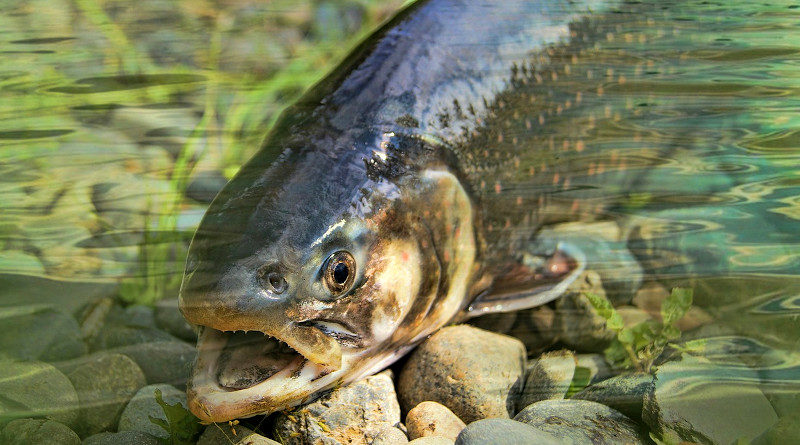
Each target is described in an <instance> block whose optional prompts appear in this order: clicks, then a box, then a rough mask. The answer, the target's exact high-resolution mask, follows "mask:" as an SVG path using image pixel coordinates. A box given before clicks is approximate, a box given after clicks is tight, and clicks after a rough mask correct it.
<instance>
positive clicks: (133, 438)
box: [82, 431, 161, 445]
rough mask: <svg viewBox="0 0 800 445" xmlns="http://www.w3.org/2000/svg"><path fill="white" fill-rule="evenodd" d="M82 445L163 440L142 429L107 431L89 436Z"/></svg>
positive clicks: (129, 444) (144, 443) (150, 443)
mask: <svg viewBox="0 0 800 445" xmlns="http://www.w3.org/2000/svg"><path fill="white" fill-rule="evenodd" d="M82 445H161V442H160V441H159V440H158V439H157V438H156V437H155V436H153V435H151V434H147V433H143V432H141V431H120V432H118V433H111V432H108V431H106V432H103V433H98V434H95V435H93V436H89V437H87V438H86V439H84V440H83V444H82Z"/></svg>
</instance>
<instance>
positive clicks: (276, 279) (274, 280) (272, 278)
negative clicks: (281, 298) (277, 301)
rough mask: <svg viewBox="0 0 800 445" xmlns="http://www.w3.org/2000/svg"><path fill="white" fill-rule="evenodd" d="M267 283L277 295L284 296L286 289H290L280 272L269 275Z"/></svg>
mask: <svg viewBox="0 0 800 445" xmlns="http://www.w3.org/2000/svg"><path fill="white" fill-rule="evenodd" d="M267 281H268V282H269V285H270V286H271V287H272V290H274V291H275V293H276V294H282V293H283V292H284V291H285V290H286V288H287V287H289V284H288V283H287V282H286V279H285V278H283V276H281V274H279V273H278V272H270V273H269V275H267Z"/></svg>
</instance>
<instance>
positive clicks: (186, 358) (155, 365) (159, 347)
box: [108, 341, 197, 387]
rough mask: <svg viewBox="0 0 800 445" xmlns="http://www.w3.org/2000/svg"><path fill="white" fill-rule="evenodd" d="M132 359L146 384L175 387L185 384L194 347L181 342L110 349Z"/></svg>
mask: <svg viewBox="0 0 800 445" xmlns="http://www.w3.org/2000/svg"><path fill="white" fill-rule="evenodd" d="M108 352H118V353H120V354H125V355H127V356H128V357H130V358H132V359H133V361H135V362H136V364H137V365H139V367H140V368H142V372H144V376H145V378H146V379H147V383H148V384H154V383H168V384H170V385H174V386H177V387H182V386H184V385H185V384H186V382H187V381H188V379H189V376H190V375H191V372H192V364H193V363H194V360H195V357H196V356H197V350H196V349H195V347H194V346H192V345H190V344H188V343H186V342H182V341H159V342H154V343H139V344H135V345H129V346H122V347H119V348H114V349H110V350H109V351H108Z"/></svg>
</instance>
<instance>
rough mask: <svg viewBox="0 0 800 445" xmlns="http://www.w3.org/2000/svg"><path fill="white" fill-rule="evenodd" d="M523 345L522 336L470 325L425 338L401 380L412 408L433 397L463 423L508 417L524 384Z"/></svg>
mask: <svg viewBox="0 0 800 445" xmlns="http://www.w3.org/2000/svg"><path fill="white" fill-rule="evenodd" d="M525 355H526V354H525V347H524V346H523V345H522V342H520V341H519V340H517V339H515V338H513V337H509V336H506V335H501V334H496V333H493V332H488V331H484V330H482V329H478V328H475V327H472V326H468V325H457V326H449V327H446V328H444V329H441V330H439V331H438V332H436V333H435V334H433V335H432V336H431V337H430V338H429V339H427V340H426V341H425V342H424V343H422V344H421V345H420V346H419V347H417V349H416V350H415V351H414V352H413V353H412V354H411V357H409V359H408V362H406V364H405V366H404V367H403V369H402V371H401V372H400V378H399V383H398V389H399V391H398V392H399V395H400V402H401V404H402V405H403V407H405V409H407V410H410V409H411V408H413V407H415V406H417V405H418V404H420V403H422V402H424V401H427V400H430V401H434V402H438V403H441V404H442V405H444V406H446V407H448V408H450V410H452V411H453V413H455V415H456V416H458V417H459V418H460V419H461V420H463V421H464V422H467V423H468V422H473V421H475V420H479V419H485V418H490V417H505V418H508V417H510V415H511V414H512V413H513V412H514V405H515V403H516V401H517V398H518V396H519V393H520V391H521V389H522V383H523V379H524V375H525V374H524V372H525Z"/></svg>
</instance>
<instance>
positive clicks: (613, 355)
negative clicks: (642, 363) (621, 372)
mask: <svg viewBox="0 0 800 445" xmlns="http://www.w3.org/2000/svg"><path fill="white" fill-rule="evenodd" d="M603 353H604V354H605V356H606V360H608V362H609V363H611V364H612V365H614V366H615V367H619V368H631V367H633V363H631V361H630V358H629V356H628V352H627V351H626V350H625V347H624V346H623V345H622V343H620V342H619V340H616V339H614V341H612V342H611V344H610V345H609V346H608V347H607V348H606V349H605V351H603Z"/></svg>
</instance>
